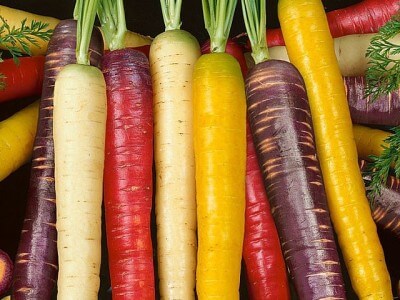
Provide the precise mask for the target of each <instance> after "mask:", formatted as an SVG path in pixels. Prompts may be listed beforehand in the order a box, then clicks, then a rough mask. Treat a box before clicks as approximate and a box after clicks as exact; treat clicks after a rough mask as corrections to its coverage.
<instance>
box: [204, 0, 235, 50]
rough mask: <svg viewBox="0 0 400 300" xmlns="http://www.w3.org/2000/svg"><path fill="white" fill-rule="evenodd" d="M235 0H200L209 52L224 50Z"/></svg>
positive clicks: (233, 12)
mask: <svg viewBox="0 0 400 300" xmlns="http://www.w3.org/2000/svg"><path fill="white" fill-rule="evenodd" d="M236 4H237V0H202V6H203V16H204V23H205V26H206V29H207V31H208V34H209V35H210V41H211V52H225V48H226V42H227V40H228V37H229V31H230V28H231V26H232V21H233V16H234V14H235V8H236Z"/></svg>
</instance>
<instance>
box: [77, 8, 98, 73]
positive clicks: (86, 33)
mask: <svg viewBox="0 0 400 300" xmlns="http://www.w3.org/2000/svg"><path fill="white" fill-rule="evenodd" d="M98 2H99V0H76V3H75V9H74V19H76V20H78V23H77V33H76V61H77V63H78V64H82V65H90V59H89V44H90V38H91V36H92V31H93V25H94V19H95V18H96V10H97V7H98Z"/></svg>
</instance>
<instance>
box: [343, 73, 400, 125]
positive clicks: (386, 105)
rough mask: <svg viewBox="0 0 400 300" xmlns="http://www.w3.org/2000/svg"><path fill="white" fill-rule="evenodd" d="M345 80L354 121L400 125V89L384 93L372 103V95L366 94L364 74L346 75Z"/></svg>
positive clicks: (367, 123) (358, 122)
mask: <svg viewBox="0 0 400 300" xmlns="http://www.w3.org/2000/svg"><path fill="white" fill-rule="evenodd" d="M343 80H344V83H345V87H346V95H347V100H348V103H349V108H350V115H351V119H352V121H353V123H356V124H366V125H387V126H397V125H400V89H397V90H395V91H393V92H391V93H389V94H383V95H381V96H379V97H378V99H376V100H375V101H374V102H372V103H370V97H369V96H368V97H366V96H365V87H366V81H365V77H364V76H354V77H353V76H349V77H348V76H345V77H344V79H343Z"/></svg>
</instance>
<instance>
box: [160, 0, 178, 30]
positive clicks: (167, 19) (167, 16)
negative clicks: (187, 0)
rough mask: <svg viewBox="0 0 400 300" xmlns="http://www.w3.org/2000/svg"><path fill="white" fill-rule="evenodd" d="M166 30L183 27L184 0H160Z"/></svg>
mask: <svg viewBox="0 0 400 300" xmlns="http://www.w3.org/2000/svg"><path fill="white" fill-rule="evenodd" d="M160 2H161V10H162V16H163V19H164V24H165V31H167V30H174V29H180V28H181V24H182V22H181V8H182V0H160Z"/></svg>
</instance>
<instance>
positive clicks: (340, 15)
mask: <svg viewBox="0 0 400 300" xmlns="http://www.w3.org/2000/svg"><path fill="white" fill-rule="evenodd" d="M399 9H400V3H399V1H397V0H364V1H361V2H359V3H356V4H353V5H350V6H348V7H345V8H340V9H336V10H333V11H330V12H327V13H326V17H327V20H328V23H329V29H330V32H331V34H332V37H334V38H335V37H340V36H345V35H350V34H361V33H376V32H378V30H379V28H380V27H381V26H382V25H384V24H385V23H386V22H387V21H389V19H390V18H391V17H392V16H393V15H394V14H395V13H396V12H397V11H398V10H399ZM267 43H268V47H273V46H284V45H285V41H284V39H283V35H282V31H281V29H280V28H274V29H267Z"/></svg>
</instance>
